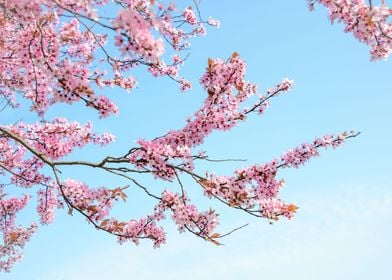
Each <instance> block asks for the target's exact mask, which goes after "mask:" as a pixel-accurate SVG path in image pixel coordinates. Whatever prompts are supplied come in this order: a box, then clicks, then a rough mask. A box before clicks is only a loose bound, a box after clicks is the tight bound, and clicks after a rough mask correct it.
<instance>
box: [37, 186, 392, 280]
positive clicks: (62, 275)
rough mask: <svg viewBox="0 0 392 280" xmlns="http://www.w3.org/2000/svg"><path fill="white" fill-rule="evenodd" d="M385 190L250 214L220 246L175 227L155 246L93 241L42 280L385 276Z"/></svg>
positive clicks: (391, 197)
mask: <svg viewBox="0 0 392 280" xmlns="http://www.w3.org/2000/svg"><path fill="white" fill-rule="evenodd" d="M383 190H384V191H383V192H375V191H374V189H368V188H354V187H353V188H345V191H344V192H343V193H342V192H340V193H339V194H336V193H335V194H329V195H325V196H324V195H321V196H319V197H317V198H316V199H313V200H310V199H309V200H308V202H306V203H304V205H302V207H301V210H300V213H299V214H298V216H297V218H296V219H295V220H294V221H288V222H281V223H277V224H275V225H273V226H269V225H266V223H264V222H263V223H261V224H257V221H254V222H253V223H252V224H251V226H250V227H248V228H247V229H245V230H243V231H242V232H240V233H237V234H236V235H234V236H231V237H230V238H228V239H227V240H225V243H226V244H227V245H225V246H222V247H215V246H213V245H210V244H208V243H206V242H204V241H200V240H195V239H194V237H192V236H189V235H181V236H178V234H176V233H171V234H170V240H169V242H168V244H167V245H165V246H164V247H163V248H161V249H159V250H154V249H152V248H150V247H148V245H147V244H146V245H141V246H140V247H129V246H121V247H120V246H113V247H110V248H100V246H99V244H97V247H96V250H94V251H93V252H85V253H84V254H83V253H82V254H80V255H78V256H76V257H75V258H74V259H72V260H70V261H69V262H68V263H64V264H62V265H61V266H60V265H59V266H57V267H54V268H53V270H52V271H50V272H48V273H47V274H46V275H45V277H44V278H42V277H40V280H62V279H64V280H86V279H95V280H106V279H116V280H122V279H170V280H176V279H184V278H185V279H190V280H192V279H225V280H231V279H263V278H265V279H274V280H279V279H285V280H286V279H288V278H290V279H301V280H306V279H317V280H323V279H329V280H330V279H334V280H339V279H356V280H361V279H378V280H384V279H385V280H387V279H389V278H388V274H387V269H388V266H389V262H390V256H391V255H390V252H391V249H392V238H391V237H390V236H392V235H391V233H392V226H391V224H390V222H388V221H390V217H391V214H392V191H390V190H389V191H388V189H387V188H384V189H383Z"/></svg>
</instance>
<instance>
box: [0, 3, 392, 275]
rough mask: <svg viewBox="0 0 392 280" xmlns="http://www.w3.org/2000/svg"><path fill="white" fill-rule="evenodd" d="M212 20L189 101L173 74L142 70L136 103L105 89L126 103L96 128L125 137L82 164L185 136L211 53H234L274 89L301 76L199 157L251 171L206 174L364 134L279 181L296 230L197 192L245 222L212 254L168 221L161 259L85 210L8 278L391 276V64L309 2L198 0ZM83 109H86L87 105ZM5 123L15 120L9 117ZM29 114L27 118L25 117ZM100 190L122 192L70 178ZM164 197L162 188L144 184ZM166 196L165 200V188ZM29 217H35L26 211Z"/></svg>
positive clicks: (132, 206)
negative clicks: (94, 221) (94, 222)
mask: <svg viewBox="0 0 392 280" xmlns="http://www.w3.org/2000/svg"><path fill="white" fill-rule="evenodd" d="M201 10H202V12H203V15H204V17H205V18H207V17H208V16H209V15H211V16H213V17H216V18H218V19H220V20H221V22H222V24H221V28H220V29H213V30H209V34H208V35H207V36H206V37H204V38H196V39H195V40H193V43H192V52H191V56H190V58H189V59H188V61H187V64H186V65H185V67H184V68H183V71H182V74H184V75H185V76H187V77H188V78H189V79H191V80H192V81H193V82H194V89H193V90H192V91H190V92H188V93H186V94H182V93H180V92H179V91H178V89H177V85H176V84H174V83H173V82H171V81H168V80H166V79H152V78H151V77H149V76H147V75H142V74H140V73H137V75H138V77H139V83H140V86H139V88H138V89H136V90H135V91H134V92H133V93H131V94H130V95H128V94H124V93H122V92H120V91H118V90H113V92H110V93H109V94H110V95H111V96H112V97H113V98H114V99H116V100H118V102H119V103H120V104H121V114H120V116H119V117H114V118H110V119H107V120H100V121H97V122H95V127H96V129H97V130H98V131H106V130H108V131H110V132H112V133H114V134H116V135H117V137H118V141H117V142H116V143H115V144H114V145H112V146H109V147H107V148H104V149H100V150H99V152H98V151H97V150H95V149H94V148H93V147H89V148H87V149H86V150H84V151H81V152H80V153H76V154H75V158H83V157H87V158H91V159H94V158H97V159H98V158H100V157H102V156H105V155H107V154H108V153H113V152H112V151H114V152H115V153H121V152H122V151H124V150H125V149H126V148H127V147H129V146H130V145H132V144H133V143H134V141H135V140H136V139H138V138H140V137H146V138H152V137H155V136H158V135H162V134H164V133H165V132H166V131H167V130H168V129H171V128H180V127H181V126H182V125H183V124H184V120H185V118H186V116H188V115H190V114H191V113H192V112H193V111H195V110H196V109H197V108H198V107H199V106H200V104H201V102H202V100H203V98H204V97H205V93H204V92H203V91H202V90H201V88H200V87H199V86H198V85H197V81H198V79H199V77H200V76H201V75H202V73H203V71H204V69H205V66H206V62H207V59H208V57H222V58H226V57H228V56H230V54H231V53H232V52H233V51H237V52H239V53H240V55H241V56H242V57H243V58H244V59H245V61H246V62H247V64H248V74H247V78H248V79H249V80H251V81H254V82H255V83H257V84H258V85H259V88H260V90H261V91H262V90H265V89H266V88H268V87H271V86H273V85H274V84H275V83H276V82H279V81H280V80H281V79H282V78H284V77H289V78H291V79H294V81H295V87H294V89H293V90H292V91H291V92H290V93H289V94H287V95H284V96H281V97H279V98H276V99H274V100H273V101H272V102H271V107H270V108H269V109H268V111H267V112H266V114H265V115H263V116H262V117H257V116H253V117H251V118H249V119H248V120H247V121H246V123H243V124H242V125H241V126H239V127H238V128H235V129H234V130H232V131H230V132H226V133H221V132H219V133H214V134H213V135H211V137H209V138H208V139H207V141H206V142H205V144H204V145H203V147H202V149H205V150H207V151H208V152H209V154H210V155H211V156H212V157H215V158H244V159H247V160H248V162H247V163H243V162H241V163H238V162H237V163H230V164H219V165H208V166H207V165H206V166H202V167H200V168H207V167H208V168H209V169H210V170H214V171H216V172H217V173H224V174H229V173H230V172H231V171H232V170H234V169H235V168H238V167H241V166H245V165H247V164H251V163H255V162H263V161H267V160H269V159H271V158H272V157H275V156H279V155H280V154H281V153H283V152H284V151H286V150H287V149H289V148H291V147H294V146H295V145H298V144H300V143H302V142H303V141H307V140H309V141H310V140H312V139H313V138H314V137H316V136H320V135H323V134H325V133H335V132H340V131H342V130H349V129H355V130H358V131H361V132H362V134H361V135H360V136H359V137H357V138H355V139H354V140H351V141H349V142H348V143H347V144H346V145H344V146H343V147H341V148H339V149H337V150H335V151H332V150H329V151H324V152H323V153H322V156H321V157H320V158H317V159H315V160H313V161H311V162H310V163H309V164H308V165H307V166H305V167H303V168H300V169H299V170H287V171H285V172H284V173H282V176H284V178H285V180H286V186H285V188H284V190H283V191H282V196H283V197H284V198H285V199H286V200H287V201H290V202H293V203H295V204H297V205H298V206H299V207H300V209H299V211H298V214H297V215H296V217H295V218H294V219H293V220H291V221H286V220H282V221H280V222H278V223H275V224H274V225H269V224H268V222H267V221H265V220H257V219H253V218H251V217H248V216H246V215H243V214H241V213H238V212H236V211H233V210H231V209H226V208H225V207H223V206H220V205H219V204H217V203H215V202H211V201H206V200H203V199H202V197H201V195H200V193H201V192H200V191H199V190H198V189H197V188H195V187H196V186H194V185H192V184H191V183H189V187H188V189H189V192H190V193H191V194H193V195H194V196H195V198H196V200H198V199H199V200H200V203H201V205H208V203H211V204H212V205H214V206H216V207H217V208H218V209H219V210H220V211H221V214H222V215H221V232H224V231H225V230H229V229H230V228H233V227H236V226H239V225H242V224H245V223H249V226H248V227H246V228H244V229H243V230H241V231H239V232H236V233H235V234H233V235H231V236H229V237H228V238H227V239H225V240H224V243H225V246H220V247H216V246H214V245H211V244H209V243H207V242H204V241H203V240H199V239H195V237H193V236H190V235H188V234H179V233H178V232H177V230H176V228H175V227H174V226H173V225H171V224H170V223H168V242H167V244H166V245H164V246H163V247H162V248H161V249H158V250H154V249H152V247H151V246H150V245H151V244H150V243H149V242H146V243H143V244H141V245H139V246H134V245H132V244H126V245H123V246H119V245H118V244H117V243H116V241H115V239H114V238H111V237H110V236H107V235H105V234H103V233H100V232H97V231H95V230H94V229H93V228H92V227H91V226H89V225H87V224H86V223H85V222H84V221H83V219H82V218H81V217H79V216H77V215H74V216H73V217H70V216H67V215H66V214H65V213H62V212H58V215H57V216H58V217H57V221H56V222H55V224H54V225H51V226H48V227H43V228H40V230H39V232H38V233H37V234H36V235H35V237H34V238H33V239H32V240H31V242H30V243H29V244H27V245H26V248H25V257H24V259H23V261H22V263H20V264H17V265H15V267H14V269H13V271H12V273H11V274H0V278H1V279H4V280H11V279H12V280H19V279H20V280H25V279H29V280H30V279H31V280H63V279H64V280H79V279H84V280H85V279H96V280H103V279H132V278H138V279H155V278H158V277H159V278H160V279H171V280H172V279H183V278H186V279H191V280H192V279H200V278H201V277H204V278H205V279H213V278H215V279H226V280H231V279H238V278H239V277H242V279H259V278H267V279H275V280H280V279H287V278H288V277H289V278H290V279H293V280H296V279H301V280H306V279H318V280H323V279H337V280H339V279H356V280H365V279H378V280H387V279H390V274H391V272H390V268H389V266H390V260H391V257H392V256H391V252H392V238H391V236H392V225H391V223H390V219H391V218H390V217H391V214H392V188H391V187H392V184H391V179H392V178H391V169H392V162H391V157H392V148H391V146H390V142H391V141H390V139H391V137H392V130H391V123H392V113H391V109H390V108H391V105H392V94H391V92H392V84H391V82H390V81H391V74H392V64H391V61H386V62H385V61H379V62H370V61H369V53H368V51H369V50H368V47H367V46H365V45H363V44H360V43H359V42H358V41H357V40H356V39H354V38H353V36H351V34H345V33H344V32H343V27H342V26H341V25H339V24H334V25H331V24H330V22H329V21H328V19H327V12H326V10H325V9H324V8H322V7H317V8H316V11H315V12H313V13H310V12H309V11H308V10H307V7H306V1H305V0H302V1H250V0H244V1H241V2H240V3H239V2H238V1H225V2H224V3H223V2H222V1H205V0H204V1H202V2H201ZM80 108H82V107H80ZM67 111H69V109H68V108H67V109H66V110H64V108H57V109H56V110H52V111H51V112H49V117H53V116H55V115H57V114H59V112H61V114H64V115H67V113H68V115H71V114H72V115H71V116H75V115H76V116H77V119H78V120H80V121H85V120H90V119H92V120H96V116H95V115H94V114H93V113H92V112H87V113H84V111H83V113H79V111H78V108H77V107H76V108H75V109H72V111H71V114H70V113H69V112H67ZM7 118H9V119H10V120H12V119H13V118H15V119H18V118H20V115H19V114H18V113H15V115H12V114H11V115H9V116H7ZM26 118H27V117H26ZM64 174H68V175H64V176H65V177H67V176H70V177H78V178H81V179H85V180H88V181H89V182H92V184H105V185H118V184H119V185H121V184H123V183H124V182H121V181H116V180H117V179H115V178H113V177H108V176H106V175H105V174H101V173H92V172H86V170H78V171H76V172H75V170H74V169H69V170H65V169H64ZM144 180H145V183H146V184H149V185H151V187H152V188H154V187H156V188H157V190H159V189H161V188H162V187H163V186H164V185H163V184H162V183H161V182H158V181H154V180H150V179H144ZM157 192H159V191H157ZM123 206H124V207H123V208H122V210H121V211H120V210H118V211H119V212H121V213H120V214H121V215H124V216H128V215H130V216H132V215H133V214H134V213H137V214H136V216H138V215H139V214H140V213H143V211H149V210H150V209H151V207H152V204H150V203H149V202H148V201H147V200H146V201H145V200H143V197H142V196H140V194H138V193H135V194H133V193H132V196H130V199H129V203H127V204H126V205H123ZM30 210H31V211H32V210H33V209H30Z"/></svg>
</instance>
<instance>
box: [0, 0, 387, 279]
mask: <svg viewBox="0 0 392 280" xmlns="http://www.w3.org/2000/svg"><path fill="white" fill-rule="evenodd" d="M316 2H319V3H320V4H322V5H324V6H326V7H327V8H328V10H329V11H330V17H331V20H339V21H342V22H343V23H344V24H345V25H346V26H347V28H346V30H347V31H350V32H353V33H354V35H355V36H356V37H357V38H358V39H359V40H361V41H363V42H365V43H366V44H368V45H370V46H371V48H372V51H371V55H372V58H374V59H379V58H386V57H387V56H388V55H389V54H390V52H391V47H390V46H391V40H390V36H391V33H392V30H391V25H390V23H388V17H389V15H390V10H389V9H388V8H386V6H385V4H384V3H382V5H381V6H379V7H374V6H372V3H371V1H369V5H366V4H365V3H364V2H362V1H360V0H355V1H350V0H344V1H343V0H342V1H340V0H335V1H323V0H319V1H309V5H310V7H311V8H313V6H314V5H315V4H316ZM0 26H1V28H0V57H1V59H0V69H1V71H0V96H1V102H2V107H3V108H2V110H3V111H4V110H17V111H18V112H21V113H23V114H35V115H36V116H37V118H38V121H37V122H36V123H26V122H24V121H18V122H16V123H12V124H1V125H0V175H1V178H2V181H1V184H0V233H1V235H2V243H0V270H2V271H10V269H11V267H12V265H13V264H14V263H15V262H16V261H18V260H19V259H20V258H21V256H22V249H23V248H24V246H25V243H26V242H27V241H29V239H30V238H31V236H32V235H33V234H34V233H35V232H36V231H37V228H38V226H39V225H48V224H51V223H53V222H54V218H55V210H56V209H57V208H60V209H64V210H65V211H68V213H69V214H71V215H72V214H75V215H76V214H78V215H79V216H81V217H82V218H84V219H86V220H87V222H88V223H89V224H91V225H92V227H94V228H96V229H98V230H100V231H102V232H105V233H107V234H109V235H113V236H116V237H117V238H118V241H119V242H120V243H123V242H128V241H131V242H134V243H136V244H138V243H139V242H140V241H141V240H142V239H150V240H151V241H152V243H153V246H154V247H159V246H160V245H162V244H163V243H165V240H166V233H165V229H164V228H163V227H162V220H164V219H165V218H166V217H167V216H169V217H170V218H171V219H172V220H173V222H174V223H175V225H176V226H177V227H178V230H179V231H180V232H183V231H186V232H190V233H191V234H193V235H195V236H197V237H200V238H203V239H205V240H206V241H209V242H212V243H214V244H216V245H219V244H220V239H221V238H223V237H225V236H227V235H228V234H231V233H232V232H233V231H235V230H237V229H239V228H235V229H233V230H232V231H230V232H226V233H218V231H217V230H216V228H217V226H218V224H219V220H218V213H217V212H216V211H215V210H213V209H211V208H210V209H205V210H201V209H199V208H200V207H198V205H197V204H195V203H193V202H192V200H191V197H190V196H189V195H188V194H187V190H186V187H185V185H184V183H183V181H184V178H187V179H190V180H192V181H193V182H194V184H195V185H197V186H199V187H200V189H201V190H202V192H203V193H204V195H205V196H206V197H208V198H211V199H214V200H217V201H220V202H221V203H223V204H225V205H227V206H228V207H231V208H235V209H238V210H240V211H243V212H245V213H248V214H249V215H252V216H255V217H258V218H266V219H268V220H269V221H270V222H273V221H277V220H278V219H280V218H282V217H284V218H288V219H290V218H292V217H293V215H294V214H295V212H296V210H297V206H296V205H294V204H291V203H286V202H284V201H283V200H282V199H281V198H279V191H280V190H281V189H282V187H283V185H284V181H283V179H282V178H281V177H280V176H279V171H280V170H282V169H285V168H297V167H299V166H301V165H303V164H305V163H306V162H307V161H308V160H310V159H311V158H313V157H316V156H318V155H319V151H320V149H323V148H336V147H337V146H339V145H341V144H343V143H344V142H345V140H347V139H349V138H352V137H356V136H357V135H358V133H356V132H354V131H349V132H342V133H338V134H337V135H326V136H322V137H320V138H316V139H314V140H313V141H310V142H309V143H304V144H301V145H299V146H298V147H295V148H293V149H292V150H290V151H287V152H286V153H283V155H281V156H280V157H277V158H275V159H272V160H270V161H269V162H266V163H263V164H256V165H250V166H248V167H245V168H242V169H238V170H235V171H234V172H233V174H232V175H230V176H223V175H218V174H216V173H215V172H214V171H213V170H205V171H204V172H200V171H196V169H195V165H196V164H197V163H198V162H202V161H210V162H214V161H217V160H214V159H211V158H210V157H209V156H208V154H207V152H205V151H200V150H198V149H200V145H201V144H202V143H203V141H204V140H205V138H206V137H207V136H208V135H209V134H211V133H212V132H214V131H226V130H230V129H232V128H233V127H235V126H236V125H238V124H239V123H240V122H243V121H245V120H246V119H247V118H248V117H250V116H251V115H262V114H263V113H264V112H265V110H266V109H267V108H268V106H269V102H270V100H271V99H273V98H275V97H277V96H278V95H280V94H283V93H287V92H289V91H290V89H291V87H292V86H293V81H291V80H289V79H283V80H282V82H281V83H279V84H277V85H275V86H272V87H271V88H270V89H269V90H267V91H266V92H259V91H258V89H257V86H256V85H255V84H253V83H252V82H249V81H247V80H246V79H245V72H246V65H245V63H244V61H243V59H241V57H240V56H239V54H238V53H236V52H233V54H232V55H231V56H230V57H229V58H227V59H212V58H211V59H209V60H208V61H207V63H206V64H207V65H206V70H205V73H204V74H203V76H202V77H201V78H200V84H201V85H202V87H203V88H204V90H205V92H206V95H205V100H204V102H203V104H202V105H201V106H200V109H198V110H197V111H196V112H194V113H193V114H191V115H190V116H189V118H188V119H187V120H186V121H185V124H184V126H183V127H182V128H181V129H177V130H171V131H169V132H168V133H167V134H165V135H162V136H158V137H156V138H154V139H150V140H149V139H147V140H146V139H139V140H138V141H137V144H136V145H135V146H132V145H130V146H129V147H126V148H125V149H124V152H123V153H122V154H121V155H111V156H107V157H104V158H102V159H101V160H100V161H97V162H92V161H88V160H84V159H80V160H70V159H69V157H68V156H69V155H71V154H74V153H75V151H76V150H77V149H81V148H83V147H85V146H86V145H98V146H100V145H101V146H103V145H109V144H110V143H111V142H113V141H114V140H115V136H114V135H111V134H109V133H103V134H99V133H95V132H94V131H93V127H92V123H90V122H88V123H85V124H81V123H79V122H78V121H77V119H66V118H62V117H60V116H57V117H56V118H54V119H48V118H47V112H48V111H49V110H50V109H51V108H52V107H53V106H54V105H56V104H59V103H66V104H69V105H72V104H76V103H83V104H85V105H86V106H85V108H86V109H85V110H94V111H96V112H97V114H98V115H99V117H100V118H107V117H110V116H112V115H116V114H117V113H118V112H119V110H120V108H119V107H118V106H117V105H116V104H115V103H114V102H113V101H112V100H110V99H109V97H108V95H107V94H106V93H107V91H105V89H107V88H111V87H117V88H121V89H124V90H125V91H132V90H133V89H134V88H135V87H136V86H137V80H136V79H135V78H134V76H133V75H132V73H133V71H134V69H145V70H147V72H148V73H150V74H151V75H152V76H153V77H163V78H165V77H166V78H169V79H171V80H173V82H174V83H178V85H179V88H180V90H181V91H186V90H189V89H191V88H192V85H191V83H190V82H189V81H188V80H187V79H186V78H185V77H182V76H181V75H180V73H179V70H180V67H181V66H182V65H183V63H184V62H185V60H186V58H187V56H186V54H185V53H186V52H184V50H187V49H188V48H189V46H190V42H189V40H190V39H191V38H192V37H195V36H201V35H204V34H205V33H206V27H207V26H210V27H212V28H213V27H219V21H218V20H216V19H213V18H208V19H203V17H202V15H201V13H200V11H199V3H198V1H196V0H195V1H193V2H192V1H190V2H189V3H188V4H187V5H185V6H184V7H182V6H181V5H179V6H176V5H175V4H173V3H171V2H169V3H166V2H165V1H153V0H113V1H111V2H109V1H108V0H84V1H79V0H29V1H27V0H0ZM169 54H170V55H169ZM184 54H185V55H184ZM28 106H29V108H30V111H31V113H28V111H27V110H26V107H28ZM121 109H124V108H121ZM65 167H68V168H74V169H75V170H78V168H80V167H85V168H92V169H96V170H99V171H101V174H102V176H113V177H121V178H123V179H126V180H127V181H128V182H129V186H126V187H119V186H106V187H97V186H93V185H91V184H89V182H82V181H80V180H78V178H75V176H74V173H73V174H67V172H65V171H64V168H65ZM67 170H69V169H67ZM141 176H153V177H154V178H155V179H156V180H159V181H162V182H164V184H162V188H161V189H157V187H154V188H152V187H149V186H146V185H144V184H142V183H140V180H138V178H139V177H141ZM166 182H172V183H173V184H175V185H176V187H177V188H176V189H174V188H165V187H164V186H165V183H166ZM127 188H137V189H139V190H140V191H141V192H143V193H144V194H145V195H146V197H148V198H150V199H151V200H153V201H154V202H155V207H154V208H153V209H151V212H150V214H148V215H146V216H144V217H140V218H132V217H130V218H129V219H128V220H121V219H119V218H116V216H115V215H113V214H112V211H111V210H112V207H113V206H114V205H115V204H116V203H117V202H118V201H119V200H123V201H126V199H127V193H128V189H127ZM18 189H21V190H22V191H21V192H20V191H16V190H18ZM20 193H24V194H23V195H21V194H20ZM31 200H35V201H31ZM29 203H32V204H34V205H36V210H37V213H38V216H39V218H38V219H39V221H38V222H34V223H31V224H24V225H20V224H19V222H18V221H17V215H18V214H19V213H20V212H21V211H22V210H23V209H24V208H25V207H26V206H27V205H28V204H29Z"/></svg>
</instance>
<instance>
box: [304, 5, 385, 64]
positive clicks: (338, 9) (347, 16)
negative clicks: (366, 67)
mask: <svg viewBox="0 0 392 280" xmlns="http://www.w3.org/2000/svg"><path fill="white" fill-rule="evenodd" d="M316 3H319V4H321V5H323V6H325V7H326V8H327V9H328V11H329V17H330V19H331V21H332V22H334V21H338V22H342V23H343V24H344V25H345V26H346V27H345V31H346V32H352V33H353V34H354V36H355V37H356V38H357V39H358V40H359V41H361V42H363V43H365V44H367V45H369V46H370V47H371V51H370V54H371V58H372V59H373V60H377V59H387V58H388V57H389V55H390V54H391V53H392V22H391V21H390V19H391V15H392V9H390V8H389V7H388V6H387V5H386V4H385V2H384V1H382V3H381V5H380V6H373V5H372V4H371V2H370V3H369V4H365V2H364V1H363V0H308V4H309V7H310V9H311V10H313V9H314V5H315V4H316Z"/></svg>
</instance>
